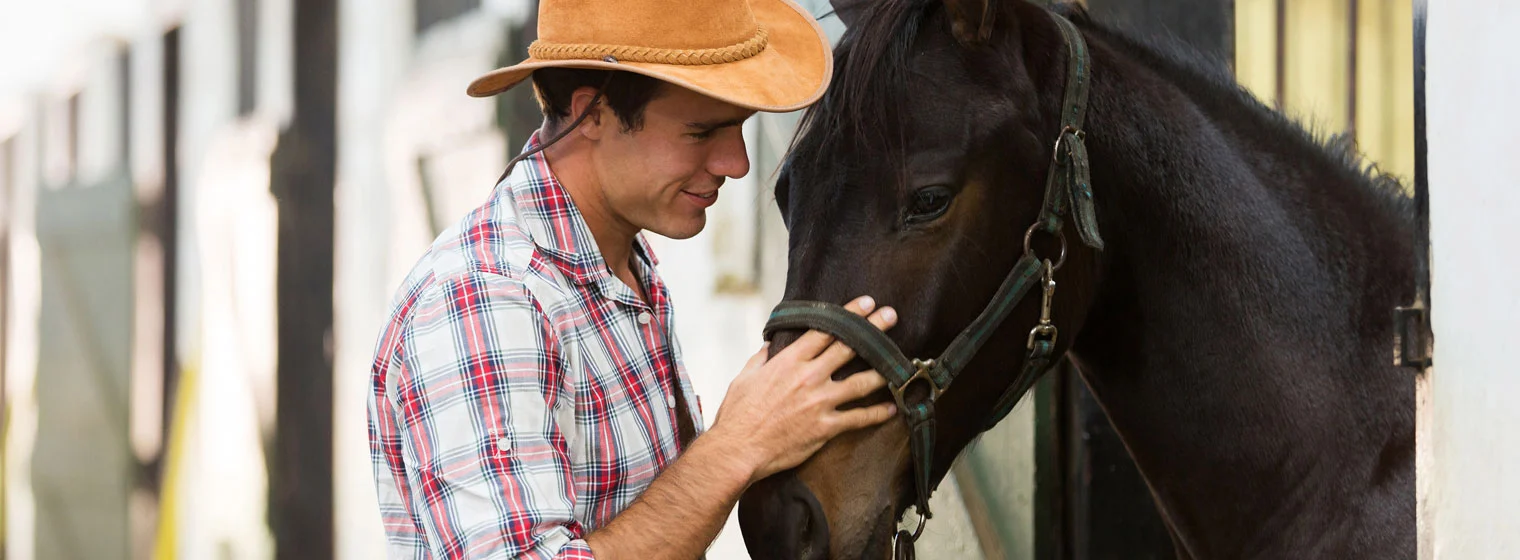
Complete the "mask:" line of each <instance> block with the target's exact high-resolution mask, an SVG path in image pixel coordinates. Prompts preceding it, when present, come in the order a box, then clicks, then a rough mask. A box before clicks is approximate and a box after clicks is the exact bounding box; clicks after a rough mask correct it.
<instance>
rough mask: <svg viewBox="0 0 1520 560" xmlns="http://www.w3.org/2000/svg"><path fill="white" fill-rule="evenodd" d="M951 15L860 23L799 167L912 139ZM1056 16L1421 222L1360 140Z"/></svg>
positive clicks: (880, 11)
mask: <svg viewBox="0 0 1520 560" xmlns="http://www.w3.org/2000/svg"><path fill="white" fill-rule="evenodd" d="M941 6H942V4H941V3H940V2H938V1H934V0H880V1H878V2H874V3H871V4H870V5H869V7H867V8H864V12H863V13H862V17H861V18H860V21H859V22H858V23H857V24H856V25H855V26H853V27H851V28H849V29H848V30H847V31H846V34H845V36H844V38H843V39H842V40H841V41H840V44H839V47H838V48H837V49H836V50H835V71H834V76H833V80H832V83H831V84H830V85H829V89H828V92H827V93H826V94H825V95H824V97H823V99H822V100H821V101H820V102H819V103H818V104H816V105H814V106H813V107H811V108H809V109H808V111H807V112H806V114H805V115H804V116H803V120H802V125H801V128H800V130H799V134H798V135H797V136H796V138H795V139H794V143H793V150H792V154H793V155H794V159H797V160H798V163H799V164H802V165H810V164H811V165H839V164H840V163H842V162H823V161H813V160H814V158H811V157H809V156H808V154H812V153H818V152H820V151H823V150H821V149H822V148H827V147H828V146H830V145H832V144H833V143H834V142H839V141H845V140H852V141H855V142H868V143H870V144H872V145H873V147H877V148H884V147H887V146H892V145H893V144H894V143H892V142H888V140H889V139H892V138H893V137H895V136H898V135H900V134H901V130H902V128H901V124H902V122H901V120H900V119H898V118H897V115H899V114H900V112H901V111H908V110H912V108H911V107H907V106H906V98H907V83H908V80H909V77H908V63H909V56H910V54H911V48H912V46H913V44H914V42H915V41H916V40H917V38H918V34H919V32H920V31H921V29H922V27H923V25H924V23H925V20H926V19H928V17H929V16H930V15H931V13H933V11H934V10H935V9H937V8H940V7H941ZM1050 9H1051V10H1052V11H1054V12H1055V13H1057V14H1060V15H1062V16H1064V17H1066V18H1067V19H1070V20H1071V21H1072V22H1073V23H1076V24H1077V25H1078V27H1080V28H1082V29H1084V30H1086V31H1088V32H1090V33H1093V34H1095V35H1096V36H1098V37H1101V38H1103V39H1104V40H1107V41H1110V42H1112V43H1113V44H1116V45H1120V46H1122V47H1123V50H1124V51H1125V52H1126V54H1128V55H1129V56H1131V57H1133V58H1134V59H1135V60H1137V61H1139V62H1140V63H1142V64H1144V65H1145V66H1147V67H1149V68H1151V69H1153V70H1154V71H1156V72H1158V73H1160V74H1161V75H1163V76H1165V77H1166V78H1167V79H1168V80H1170V81H1172V82H1173V83H1174V84H1176V85H1177V86H1178V87H1179V88H1181V89H1182V90H1184V91H1186V92H1187V93H1188V94H1189V95H1190V96H1191V97H1192V98H1193V99H1194V100H1195V101H1197V102H1200V103H1213V104H1219V103H1231V104H1232V105H1234V106H1235V107H1237V108H1238V109H1240V112H1241V114H1243V115H1244V116H1245V118H1248V119H1251V120H1252V121H1254V122H1256V123H1258V124H1260V125H1261V127H1262V130H1263V133H1264V134H1267V135H1270V136H1271V137H1272V138H1273V139H1274V140H1275V141H1277V142H1278V143H1279V145H1282V146H1286V147H1288V148H1287V149H1290V150H1293V151H1295V152H1297V153H1301V154H1303V155H1306V156H1308V157H1313V158H1316V159H1320V160H1322V161H1324V162H1327V163H1332V164H1334V165H1335V166H1337V167H1338V168H1340V169H1344V170H1345V171H1346V173H1347V175H1346V178H1347V179H1348V180H1349V181H1350V182H1352V183H1355V184H1360V185H1362V186H1363V187H1365V188H1366V189H1368V190H1369V191H1371V192H1373V193H1376V194H1377V195H1378V196H1379V198H1380V199H1382V200H1383V201H1384V202H1386V203H1387V204H1388V207H1389V210H1390V211H1391V212H1393V213H1394V214H1396V215H1397V216H1399V217H1400V218H1402V219H1404V220H1412V219H1413V217H1414V204H1413V200H1412V199H1411V198H1410V195H1409V189H1407V188H1406V187H1405V185H1404V184H1403V183H1402V182H1401V181H1400V178H1398V177H1396V176H1393V175H1391V174H1388V173H1384V172H1383V171H1382V170H1381V169H1379V168H1378V166H1377V165H1376V164H1375V163H1371V162H1368V161H1366V160H1365V159H1364V158H1363V157H1362V156H1361V154H1360V153H1358V152H1357V149H1356V145H1355V140H1354V139H1353V138H1351V137H1350V136H1349V135H1347V134H1323V133H1316V132H1315V131H1313V130H1311V129H1310V128H1308V127H1306V126H1304V125H1303V124H1302V123H1300V122H1298V121H1295V120H1294V119H1292V118H1290V117H1288V116H1286V115H1284V114H1283V113H1281V112H1278V111H1276V110H1274V109H1272V108H1271V107H1268V106H1267V105H1265V104H1263V103H1262V102H1261V100H1260V99H1258V98H1257V97H1256V96H1255V95H1254V94H1252V93H1251V92H1250V91H1248V90H1246V89H1245V88H1244V87H1243V86H1241V85H1240V84H1239V83H1238V82H1237V81H1236V80H1235V76H1234V74H1233V73H1232V72H1231V70H1230V67H1229V64H1228V63H1227V62H1226V61H1224V60H1221V59H1219V58H1217V57H1212V56H1209V55H1206V54H1204V53H1202V52H1201V51H1199V50H1198V49H1195V48H1193V47H1192V46H1191V45H1188V44H1187V43H1186V42H1184V41H1182V40H1180V39H1178V38H1176V37H1173V36H1147V35H1142V34H1139V33H1134V32H1131V31H1128V30H1123V29H1121V28H1119V27H1117V26H1115V25H1111V24H1109V23H1107V22H1100V21H1097V20H1095V19H1094V18H1092V17H1090V16H1089V14H1088V13H1087V10H1086V9H1085V8H1083V7H1082V6H1081V5H1079V4H1058V5H1055V6H1052V7H1051V8H1050ZM883 84H885V85H886V87H882V85H883ZM814 132H816V134H814ZM799 148H802V149H799Z"/></svg>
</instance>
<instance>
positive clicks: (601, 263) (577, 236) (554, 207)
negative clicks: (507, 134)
mask: <svg viewBox="0 0 1520 560" xmlns="http://www.w3.org/2000/svg"><path fill="white" fill-rule="evenodd" d="M538 134H539V133H538V132H534V133H533V136H532V137H531V138H529V139H528V144H527V145H526V146H524V147H523V151H524V152H526V151H528V150H533V149H536V148H538V146H539V137H538ZM497 188H498V189H501V190H506V191H509V192H510V193H511V194H512V200H513V204H514V205H515V207H516V209H517V216H518V225H519V227H521V228H522V229H523V231H525V232H526V233H527V234H528V236H529V237H530V238H532V239H533V243H534V245H537V246H538V248H539V249H542V250H543V252H544V253H546V254H548V255H549V256H551V257H553V260H554V261H555V264H557V265H558V266H559V267H560V269H561V270H562V271H564V273H565V274H566V275H567V276H569V277H570V279H571V280H572V281H574V282H575V283H577V284H589V283H593V282H598V281H600V280H603V279H606V278H609V277H611V276H612V271H611V270H609V269H608V268H607V263H606V261H605V260H603V259H602V252H601V250H600V249H599V248H598V247H597V245H596V238H594V237H592V235H591V228H590V227H589V226H587V225H586V219H585V218H584V217H583V216H582V215H581V211H580V209H579V208H576V206H575V201H574V200H572V199H571V198H570V192H569V191H567V190H565V187H564V185H562V184H560V182H559V179H557V178H555V177H554V171H553V170H552V169H550V168H549V160H548V159H547V158H545V157H544V154H543V152H538V153H535V154H533V155H531V156H528V157H527V158H524V159H523V160H522V161H521V162H519V163H518V164H517V167H516V168H514V169H513V170H512V173H510V174H508V175H507V178H506V179H505V180H504V181H503V182H502V184H501V185H499V186H498V187H497ZM633 253H634V255H636V257H635V258H638V259H641V260H642V261H643V263H644V265H645V266H647V267H650V268H653V267H654V266H657V265H659V264H660V261H659V259H658V258H656V257H655V254H654V250H653V249H652V248H651V247H650V246H649V241H648V240H646V239H645V238H644V233H643V232H640V233H639V234H638V235H635V236H634V251H633Z"/></svg>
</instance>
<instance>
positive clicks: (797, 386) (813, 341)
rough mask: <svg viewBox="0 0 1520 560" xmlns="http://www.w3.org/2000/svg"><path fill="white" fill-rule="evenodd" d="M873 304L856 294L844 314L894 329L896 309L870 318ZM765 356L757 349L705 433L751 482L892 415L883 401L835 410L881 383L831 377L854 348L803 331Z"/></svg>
mask: <svg viewBox="0 0 1520 560" xmlns="http://www.w3.org/2000/svg"><path fill="white" fill-rule="evenodd" d="M875 305H876V304H875V301H873V300H872V299H871V298H870V297H861V298H859V299H856V300H855V301H853V302H850V304H849V305H846V306H845V309H849V310H850V311H853V312H855V313H857V314H859V315H866V314H868V313H869V314H870V316H869V317H867V320H869V321H870V322H871V324H873V325H876V327H877V328H879V329H881V330H887V329H889V328H891V327H892V326H893V325H895V324H897V313H896V311H894V310H893V309H892V308H890V307H884V308H881V309H880V310H876V312H875V313H871V312H872V310H873V308H874V307H875ZM768 353H769V348H768V347H766V346H762V347H761V348H760V351H759V352H757V353H755V355H754V356H751V357H750V359H749V362H748V363H746V364H745V366H744V370H743V371H742V372H740V374H739V376H738V377H736V378H735V379H734V381H733V383H732V384H730V385H729V387H728V394H727V396H725V397H724V399H723V404H722V406H720V407H719V409H718V416H717V417H716V418H715V419H714V420H713V427H712V429H711V430H709V432H708V434H707V436H706V437H708V438H714V439H722V440H724V443H725V444H729V445H730V447H729V448H730V449H732V450H733V452H734V453H735V454H736V455H737V456H739V457H743V458H744V459H745V460H746V464H747V466H748V467H749V468H752V469H754V471H753V473H752V476H751V478H750V480H751V481H755V480H759V479H762V478H765V477H767V476H770V475H772V474H775V473H776V472H779V471H782V470H785V469H789V468H792V467H795V466H797V465H798V464H801V463H802V462H803V461H805V460H807V458H808V457H810V456H812V455H813V453H815V452H817V451H818V449H819V448H821V447H823V444H824V443H825V442H827V441H828V440H830V439H833V437H834V436H837V435H839V434H841V433H844V432H847V431H850V430H858V429H860V428H865V427H868V426H874V425H876V424H880V423H882V422H885V421H886V420H887V419H888V418H891V417H892V414H893V412H895V406H894V405H893V404H892V403H890V402H886V403H880V404H876V405H872V406H868V407H863V408H855V409H851V410H843V411H841V410H839V407H840V406H842V405H844V404H845V403H847V402H850V401H853V400H856V399H859V398H862V397H865V396H867V395H870V394H871V393H873V392H875V391H877V390H878V389H881V388H882V387H884V386H886V384H887V381H886V379H884V378H883V377H882V376H881V374H879V373H877V372H875V371H864V372H861V373H857V374H855V375H852V376H850V377H849V378H847V379H844V380H842V381H837V382H836V381H834V380H833V379H831V378H830V375H831V374H833V373H834V371H835V370H838V369H839V368H840V367H843V366H844V365H845V364H846V363H848V362H849V361H850V360H852V359H854V358H855V351H854V350H852V349H851V348H850V347H849V346H846V345H845V344H844V343H843V342H839V341H836V340H834V337H832V336H830V335H828V334H827V333H823V332H820V331H808V332H807V334H804V335H802V337H801V338H798V339H797V341H796V342H794V343H792V345H791V346H788V347H786V348H785V349H783V350H782V351H781V352H779V353H777V354H776V356H775V357H773V358H770V359H769V360H767V359H766V356H767V354H768ZM715 436H716V437H715Z"/></svg>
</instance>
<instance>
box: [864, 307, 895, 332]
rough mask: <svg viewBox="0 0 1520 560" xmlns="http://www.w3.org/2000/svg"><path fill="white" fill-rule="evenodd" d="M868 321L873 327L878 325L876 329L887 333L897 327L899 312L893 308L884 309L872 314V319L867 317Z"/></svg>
mask: <svg viewBox="0 0 1520 560" xmlns="http://www.w3.org/2000/svg"><path fill="white" fill-rule="evenodd" d="M866 320H867V321H870V322H871V324H872V325H876V328H878V329H881V330H884V331H885V330H887V329H890V328H892V327H893V326H896V325H897V310H896V309H892V308H891V307H883V308H881V309H878V310H876V312H875V313H872V314H871V316H870V317H866Z"/></svg>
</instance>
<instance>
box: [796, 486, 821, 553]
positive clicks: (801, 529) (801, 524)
mask: <svg viewBox="0 0 1520 560" xmlns="http://www.w3.org/2000/svg"><path fill="white" fill-rule="evenodd" d="M790 489H791V490H792V499H793V500H795V502H794V505H793V506H792V507H793V508H794V511H796V512H797V513H796V515H797V529H798V531H797V543H798V544H799V545H800V547H801V550H798V555H797V557H798V558H803V559H805V560H823V559H825V558H828V557H829V520H828V517H827V516H826V515H824V513H823V505H822V504H819V503H818V498H817V497H816V496H814V495H813V492H812V491H810V490H808V488H807V486H805V485H803V484H802V483H800V482H798V483H795V484H793V485H792V487H791V488H790Z"/></svg>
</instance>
